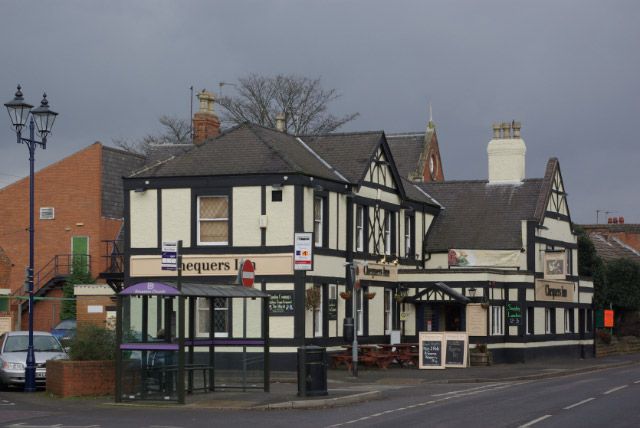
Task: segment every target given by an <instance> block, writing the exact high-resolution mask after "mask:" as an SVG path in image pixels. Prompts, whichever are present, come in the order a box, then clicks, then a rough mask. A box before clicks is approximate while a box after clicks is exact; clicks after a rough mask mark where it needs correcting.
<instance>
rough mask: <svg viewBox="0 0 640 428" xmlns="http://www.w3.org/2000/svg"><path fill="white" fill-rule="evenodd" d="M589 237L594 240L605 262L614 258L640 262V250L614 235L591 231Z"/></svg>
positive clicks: (597, 250)
mask: <svg viewBox="0 0 640 428" xmlns="http://www.w3.org/2000/svg"><path fill="white" fill-rule="evenodd" d="M600 226H601V225H600ZM589 239H591V242H593V245H594V247H595V248H596V252H597V253H598V255H599V256H600V258H601V259H602V260H604V261H605V262H608V261H609V260H613V259H630V260H633V261H635V262H638V263H640V252H639V251H637V250H635V249H633V248H632V247H630V246H628V245H625V244H624V243H623V242H622V241H620V240H619V239H617V238H616V237H614V236H606V235H603V234H600V233H597V232H591V233H589Z"/></svg>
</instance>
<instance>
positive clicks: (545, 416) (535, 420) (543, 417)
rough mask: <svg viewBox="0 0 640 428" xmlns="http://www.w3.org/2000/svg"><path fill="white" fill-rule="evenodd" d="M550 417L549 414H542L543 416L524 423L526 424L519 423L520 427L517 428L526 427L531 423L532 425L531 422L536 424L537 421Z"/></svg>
mask: <svg viewBox="0 0 640 428" xmlns="http://www.w3.org/2000/svg"><path fill="white" fill-rule="evenodd" d="M550 417H551V415H544V416H541V417H539V418H538V419H534V420H532V421H531V422H529V423H526V424H524V425H520V427H519V428H527V427H530V426H531V425H533V424H537V423H538V422H540V421H544V420H545V419H547V418H550Z"/></svg>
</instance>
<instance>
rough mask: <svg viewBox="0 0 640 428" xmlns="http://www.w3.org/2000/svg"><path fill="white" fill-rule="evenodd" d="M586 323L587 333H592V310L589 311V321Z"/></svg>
mask: <svg viewBox="0 0 640 428" xmlns="http://www.w3.org/2000/svg"><path fill="white" fill-rule="evenodd" d="M585 322H586V324H587V325H586V330H587V333H591V332H592V331H593V310H592V309H587V319H586V320H585Z"/></svg>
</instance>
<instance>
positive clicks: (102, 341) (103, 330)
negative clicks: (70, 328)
mask: <svg viewBox="0 0 640 428" xmlns="http://www.w3.org/2000/svg"><path fill="white" fill-rule="evenodd" d="M68 354H69V359H70V360H71V361H102V360H115V358H116V332H115V330H113V329H109V328H107V327H106V326H101V325H98V324H95V323H83V324H78V327H77V328H76V336H75V337H74V338H73V339H71V340H70V341H69V344H68Z"/></svg>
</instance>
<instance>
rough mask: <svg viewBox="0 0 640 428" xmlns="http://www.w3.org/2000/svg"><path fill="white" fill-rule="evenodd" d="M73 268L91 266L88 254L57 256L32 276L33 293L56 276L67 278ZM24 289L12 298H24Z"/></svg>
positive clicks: (16, 292)
mask: <svg viewBox="0 0 640 428" xmlns="http://www.w3.org/2000/svg"><path fill="white" fill-rule="evenodd" d="M74 266H77V267H81V268H83V269H86V270H87V272H88V271H89V270H90V266H91V256H90V255H88V254H57V255H55V256H53V258H52V259H51V260H49V262H48V263H47V264H46V265H44V266H43V267H42V268H41V269H40V270H39V271H38V272H36V273H35V274H34V275H33V293H34V294H36V293H37V292H38V291H40V289H41V288H42V287H44V286H45V285H47V283H48V282H49V281H51V279H53V278H55V277H58V276H68V275H71V274H72V273H73V268H74ZM26 294H27V293H25V291H24V288H23V287H20V288H18V289H16V290H15V291H14V292H13V294H12V296H16V297H18V296H25V295H26Z"/></svg>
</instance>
